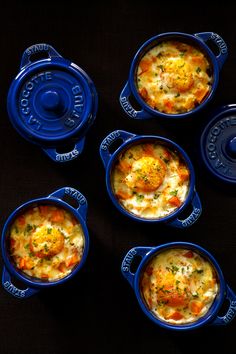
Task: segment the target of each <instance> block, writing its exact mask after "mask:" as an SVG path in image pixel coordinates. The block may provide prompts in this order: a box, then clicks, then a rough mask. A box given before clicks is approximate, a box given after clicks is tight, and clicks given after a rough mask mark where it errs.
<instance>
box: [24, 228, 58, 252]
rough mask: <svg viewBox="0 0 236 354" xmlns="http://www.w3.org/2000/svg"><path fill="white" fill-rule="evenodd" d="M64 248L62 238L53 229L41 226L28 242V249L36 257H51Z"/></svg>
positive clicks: (56, 230)
mask: <svg viewBox="0 0 236 354" xmlns="http://www.w3.org/2000/svg"><path fill="white" fill-rule="evenodd" d="M63 247H64V236H63V234H62V233H61V231H60V230H58V229H56V228H54V227H48V226H42V227H40V228H39V229H38V230H36V231H35V232H34V233H33V234H32V236H31V240H30V249H31V252H33V253H34V254H35V255H36V256H37V257H39V258H45V257H52V256H55V255H56V254H58V253H60V252H61V251H62V249H63Z"/></svg>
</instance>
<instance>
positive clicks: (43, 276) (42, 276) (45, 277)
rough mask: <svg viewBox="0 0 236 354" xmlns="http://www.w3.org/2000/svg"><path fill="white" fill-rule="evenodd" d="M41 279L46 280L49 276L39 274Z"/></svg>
mask: <svg viewBox="0 0 236 354" xmlns="http://www.w3.org/2000/svg"><path fill="white" fill-rule="evenodd" d="M41 278H42V279H48V278H49V275H48V274H45V273H42V274H41Z"/></svg>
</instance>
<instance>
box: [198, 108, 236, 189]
mask: <svg viewBox="0 0 236 354" xmlns="http://www.w3.org/2000/svg"><path fill="white" fill-rule="evenodd" d="M201 155H202V158H203V161H204V162H205V164H206V166H207V168H208V169H209V170H210V171H211V172H212V173H213V175H214V176H216V177H218V178H219V179H220V180H222V181H224V182H228V183H232V184H235V183H236V104H230V105H227V106H223V107H221V108H220V109H218V110H217V111H216V113H215V114H214V116H213V117H212V119H211V120H210V122H209V123H208V125H207V126H206V127H205V129H204V131H203V133H202V136H201Z"/></svg>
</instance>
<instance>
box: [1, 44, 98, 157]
mask: <svg viewBox="0 0 236 354" xmlns="http://www.w3.org/2000/svg"><path fill="white" fill-rule="evenodd" d="M38 53H40V54H41V55H42V54H43V55H45V56H46V58H43V59H40V60H36V61H33V60H32V57H33V55H34V54H38ZM97 104H98V99H97V93H96V89H95V86H94V84H93V82H92V80H91V79H90V78H89V76H88V75H87V74H86V73H85V72H84V71H83V70H82V69H81V68H80V67H78V66H77V65H76V64H74V63H72V62H70V61H69V60H66V59H64V58H62V57H61V55H60V54H58V53H57V52H56V50H55V49H54V48H53V47H51V46H50V45H48V44H44V43H43V44H37V45H33V46H31V47H29V48H28V49H26V51H25V52H24V54H23V57H22V61H21V67H20V72H19V73H18V75H17V76H16V78H15V80H13V82H12V84H11V87H10V90H9V93H8V99H7V107H8V114H9V118H10V120H11V123H12V124H13V126H14V127H15V129H16V130H17V131H18V132H19V133H20V134H21V135H22V136H23V137H24V138H25V139H27V140H28V141H30V142H32V143H35V144H38V145H39V146H41V147H42V148H43V150H44V151H45V152H46V153H47V154H48V155H49V156H50V158H52V159H53V160H54V161H56V162H65V161H68V160H72V159H74V158H76V157H77V156H78V155H79V154H80V153H81V152H82V148H83V144H79V142H80V140H82V139H83V138H84V136H85V134H86V133H87V131H88V129H89V128H90V126H91V124H92V123H93V121H94V119H95V117H96V113H97ZM68 144H72V145H74V148H72V150H71V151H65V153H58V152H57V149H58V148H60V150H62V149H61V148H63V147H64V146H65V145H68Z"/></svg>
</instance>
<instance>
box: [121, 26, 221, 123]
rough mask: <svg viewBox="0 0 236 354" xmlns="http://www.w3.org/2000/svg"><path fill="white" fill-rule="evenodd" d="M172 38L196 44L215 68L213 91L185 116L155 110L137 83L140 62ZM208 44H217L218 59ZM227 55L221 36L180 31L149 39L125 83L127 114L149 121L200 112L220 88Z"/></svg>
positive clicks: (123, 92) (124, 103) (133, 64)
mask: <svg viewBox="0 0 236 354" xmlns="http://www.w3.org/2000/svg"><path fill="white" fill-rule="evenodd" d="M173 39H174V40H179V41H182V42H186V43H190V44H192V45H193V46H194V45H195V46H197V47H199V48H200V49H201V50H202V52H203V53H204V54H205V55H206V56H207V58H208V59H209V61H210V63H211V66H212V69H213V78H214V81H213V84H212V89H211V92H210V94H209V95H208V96H207V98H206V99H205V100H204V101H203V102H202V103H201V104H200V105H199V106H197V107H196V108H194V109H193V110H191V111H189V112H186V113H180V114H167V113H163V112H159V111H157V110H155V109H152V108H151V107H150V106H149V105H147V104H146V102H145V101H144V100H143V99H142V97H141V96H140V95H139V93H138V91H137V87H136V83H135V78H136V70H137V66H138V63H139V61H140V59H141V58H142V57H143V55H144V54H145V53H146V52H147V51H148V50H150V49H151V48H152V47H154V46H156V45H157V44H158V43H160V42H163V41H167V40H173ZM207 41H210V42H214V43H215V44H216V46H217V47H218V49H219V54H218V55H217V56H215V55H214V54H213V52H212V51H211V49H210V48H209V47H208V45H207V43H206V42H207ZM227 56H228V49H227V45H226V43H225V42H224V40H223V39H222V38H221V37H220V36H219V35H218V34H216V33H213V32H203V33H196V34H194V35H191V34H187V33H181V32H167V33H162V34H159V35H157V36H154V37H152V38H150V39H149V40H147V41H146V42H145V43H144V44H143V45H142V46H141V47H140V49H139V50H138V51H137V53H136V54H135V56H134V59H133V61H132V63H131V67H130V72H129V79H128V82H127V83H126V84H125V87H124V89H123V90H122V92H121V95H120V104H121V106H122V108H123V109H124V111H125V112H126V114H127V115H128V116H129V117H131V118H134V119H148V118H152V117H163V118H175V119H176V118H185V117H189V116H191V115H192V114H195V113H197V112H199V111H200V110H201V109H202V108H203V107H205V106H206V104H207V103H208V102H209V101H210V100H211V99H212V97H213V95H214V93H215V91H216V88H217V85H218V81H219V71H220V69H221V68H222V66H223V64H224V62H225V60H226V58H227ZM131 95H132V96H134V98H135V100H136V101H137V103H138V104H139V105H140V107H141V110H139V111H138V110H136V109H134V108H133V106H132V104H131V103H130V100H129V98H130V96H131Z"/></svg>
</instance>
